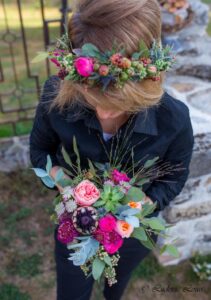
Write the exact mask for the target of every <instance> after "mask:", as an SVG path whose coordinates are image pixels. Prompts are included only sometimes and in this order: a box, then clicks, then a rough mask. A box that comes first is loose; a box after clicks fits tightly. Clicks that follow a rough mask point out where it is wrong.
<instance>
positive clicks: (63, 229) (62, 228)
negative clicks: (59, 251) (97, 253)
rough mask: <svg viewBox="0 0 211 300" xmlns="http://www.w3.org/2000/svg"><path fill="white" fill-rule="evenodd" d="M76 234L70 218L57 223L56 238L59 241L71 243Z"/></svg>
mask: <svg viewBox="0 0 211 300" xmlns="http://www.w3.org/2000/svg"><path fill="white" fill-rule="evenodd" d="M76 236H78V232H77V231H76V230H75V227H74V226H73V222H72V221H71V220H64V221H63V222H62V223H61V224H60V225H59V228H58V232H57V239H58V240H59V241H60V242H61V243H63V244H68V243H71V242H72V241H73V240H74V238H75V237H76Z"/></svg>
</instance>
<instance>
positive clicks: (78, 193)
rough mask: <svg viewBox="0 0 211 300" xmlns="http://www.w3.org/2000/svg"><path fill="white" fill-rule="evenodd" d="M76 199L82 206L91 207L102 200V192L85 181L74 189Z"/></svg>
mask: <svg viewBox="0 0 211 300" xmlns="http://www.w3.org/2000/svg"><path fill="white" fill-rule="evenodd" d="M74 198H75V201H76V203H77V204H79V205H81V206H90V205H92V204H93V203H94V202H96V201H97V200H98V199H99V198H100V191H99V190H98V188H97V187H96V186H95V185H94V183H92V182H91V181H89V180H87V179H86V180H83V181H82V182H81V183H79V184H78V185H77V186H76V187H75V189H74Z"/></svg>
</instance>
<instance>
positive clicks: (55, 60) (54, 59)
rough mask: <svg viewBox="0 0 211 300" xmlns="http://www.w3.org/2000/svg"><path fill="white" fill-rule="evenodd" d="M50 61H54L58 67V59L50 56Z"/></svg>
mask: <svg viewBox="0 0 211 300" xmlns="http://www.w3.org/2000/svg"><path fill="white" fill-rule="evenodd" d="M50 61H51V62H52V63H54V64H55V65H56V66H57V67H60V63H59V62H58V60H57V59H56V58H51V59H50Z"/></svg>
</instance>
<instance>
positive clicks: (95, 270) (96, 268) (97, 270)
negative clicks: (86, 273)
mask: <svg viewBox="0 0 211 300" xmlns="http://www.w3.org/2000/svg"><path fill="white" fill-rule="evenodd" d="M104 268H105V262H104V261H102V260H100V259H99V258H98V257H96V258H95V259H94V261H93V263H92V275H93V277H94V279H95V280H98V279H100V277H101V275H102V273H103V270H104Z"/></svg>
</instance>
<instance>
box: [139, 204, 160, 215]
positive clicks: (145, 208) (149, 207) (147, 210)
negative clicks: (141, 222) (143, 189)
mask: <svg viewBox="0 0 211 300" xmlns="http://www.w3.org/2000/svg"><path fill="white" fill-rule="evenodd" d="M156 205H157V204H156V203H153V204H149V203H145V204H143V205H142V210H141V212H140V216H141V217H146V216H148V215H150V214H151V213H153V211H154V210H155V208H156Z"/></svg>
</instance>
